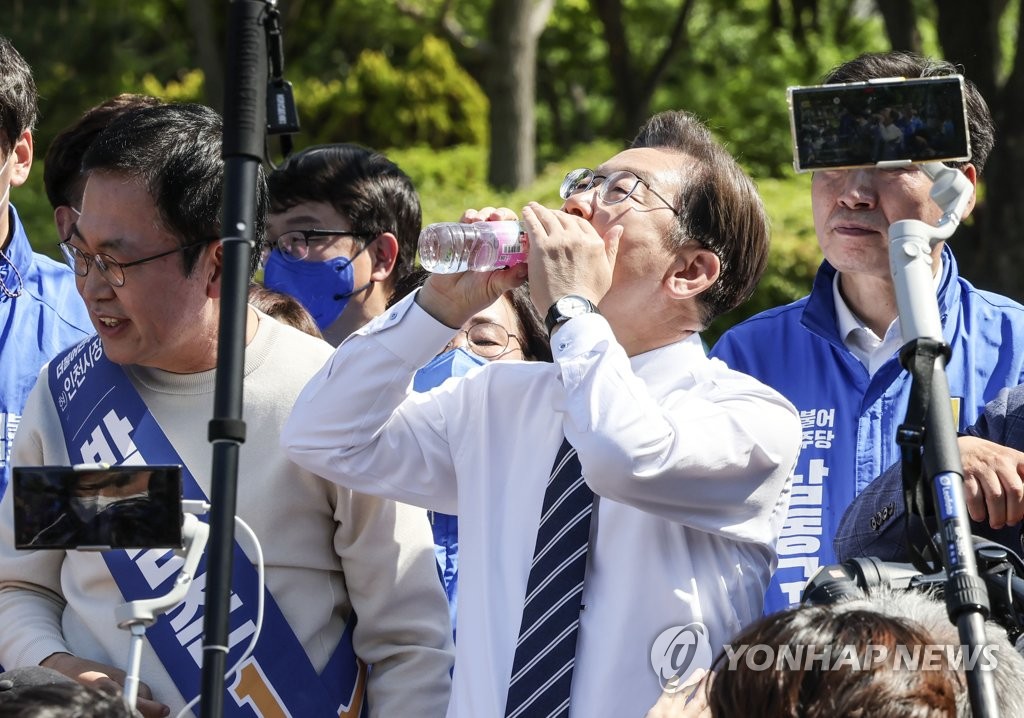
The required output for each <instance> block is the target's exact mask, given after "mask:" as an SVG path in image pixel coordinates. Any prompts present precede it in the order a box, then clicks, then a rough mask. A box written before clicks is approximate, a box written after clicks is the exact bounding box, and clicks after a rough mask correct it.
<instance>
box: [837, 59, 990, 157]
mask: <svg viewBox="0 0 1024 718" xmlns="http://www.w3.org/2000/svg"><path fill="white" fill-rule="evenodd" d="M962 72H963V69H962V68H958V67H957V66H956V65H954V64H953V63H951V62H946V61H945V60H933V59H931V58H928V57H924V56H922V55H918V54H916V53H913V52H904V51H901V50H899V51H893V52H871V53H865V54H863V55H860V56H858V57H855V58H854V59H852V60H850V61H849V62H844V63H843V64H842V65H839V66H838V67H835V68H833V69H832V70H830V71H829V72H828V74H826V75H825V77H824V78H823V80H822V82H823V83H824V84H826V85H832V84H837V83H843V82H865V81H867V80H875V79H878V78H882V77H941V76H944V75H958V74H962ZM964 101H965V103H966V105H967V130H968V132H969V133H970V135H971V160H970V162H949V163H948V164H949V165H951V166H953V167H960V168H963V167H964V166H966V165H967V164H972V165H974V167H975V169H977V171H978V174H979V175H980V174H981V172H982V170H983V169H984V168H985V160H987V159H988V155H989V153H990V152H991V151H992V145H993V144H995V125H994V124H993V122H992V113H991V112H990V111H989V109H988V104H987V103H986V102H985V98H984V97H982V96H981V93H980V92H979V91H978V88H977V87H976V86H975V84H974V83H973V82H971V81H970V80H968V79H967V78H966V77H965V78H964Z"/></svg>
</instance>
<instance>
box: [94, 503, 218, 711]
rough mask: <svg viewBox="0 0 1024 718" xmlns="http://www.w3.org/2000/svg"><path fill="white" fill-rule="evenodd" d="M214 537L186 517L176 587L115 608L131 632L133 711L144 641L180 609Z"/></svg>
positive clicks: (128, 699)
mask: <svg viewBox="0 0 1024 718" xmlns="http://www.w3.org/2000/svg"><path fill="white" fill-rule="evenodd" d="M209 534H210V527H209V525H207V524H205V523H203V522H202V521H200V520H199V519H197V518H196V517H195V516H194V515H192V514H185V520H184V522H183V524H182V528H181V535H182V539H183V540H184V545H185V548H184V549H182V550H177V551H175V552H174V553H175V554H176V555H178V556H184V557H185V562H184V563H183V564H182V566H181V568H180V569H179V570H178V576H177V578H175V579H174V586H172V587H171V590H170V591H168V592H167V593H166V594H164V595H163V596H157V597H155V598H147V599H141V600H138V601H129V602H128V603H122V604H121V605H120V606H118V607H117V608H116V609H114V618H115V619H116V620H117V627H118V628H123V629H125V630H127V631H130V632H131V643H130V645H129V648H128V668H127V670H126V675H125V679H124V701H125V703H127V704H128V707H129V708H131V709H132V710H134V709H135V704H136V702H137V701H138V698H139V667H140V665H141V663H142V642H143V639H144V638H145V636H146V628H147V627H148V626H152V625H153V624H154V623H156V619H157V617H158V616H160V615H161V614H163V613H166V612H167V611H169V610H170V609H172V608H174V607H175V606H177V605H178V604H179V603H181V602H182V601H183V600H185V596H186V595H187V594H188V590H189V588H190V587H191V586H192V579H194V578H195V575H196V571H197V570H198V569H199V561H200V559H202V557H203V551H204V550H205V548H206V539H207V537H208V536H209Z"/></svg>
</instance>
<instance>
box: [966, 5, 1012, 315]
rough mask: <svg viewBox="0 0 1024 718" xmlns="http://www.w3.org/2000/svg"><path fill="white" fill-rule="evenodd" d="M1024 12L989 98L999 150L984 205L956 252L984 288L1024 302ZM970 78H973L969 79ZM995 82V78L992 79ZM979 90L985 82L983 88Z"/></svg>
mask: <svg viewBox="0 0 1024 718" xmlns="http://www.w3.org/2000/svg"><path fill="white" fill-rule="evenodd" d="M1022 31H1024V12H1022V13H1020V14H1019V16H1018V27H1017V37H1018V38H1019V39H1018V42H1017V49H1016V55H1015V57H1014V64H1013V69H1012V70H1011V73H1010V76H1009V78H1007V80H1006V83H1005V84H1004V85H1003V86H1002V87H1001V88H997V89H995V90H994V91H992V92H991V93H989V94H987V95H986V96H985V97H986V99H988V100H989V103H990V106H991V108H992V114H993V116H994V118H995V123H996V145H995V148H994V149H993V151H992V154H991V156H990V158H989V161H988V163H987V166H986V168H985V189H986V192H985V202H984V206H983V207H980V208H979V209H977V210H975V214H976V215H978V216H977V221H976V231H975V232H974V233H973V236H971V237H970V239H971V240H972V241H971V244H970V245H968V246H961V247H958V248H956V249H957V251H958V256H963V257H964V260H966V261H962V263H963V264H964V265H965V267H966V269H965V272H964V273H965V274H967V271H968V270H969V272H970V274H967V276H968V277H969V278H970V280H971V281H972V282H973V283H975V284H977V285H978V286H980V287H983V288H985V289H990V290H992V291H994V292H998V293H1000V294H1005V295H1007V296H1009V297H1012V298H1014V299H1016V300H1017V301H1020V302H1024V283H1022V282H1021V278H1020V274H1021V272H1020V268H1021V267H1024V182H1022V181H1021V178H1020V168H1021V167H1024V44H1022V42H1021V39H1024V34H1022ZM968 76H970V75H969V74H968ZM993 82H994V78H993ZM979 85H980V83H979ZM957 234H958V235H959V234H960V233H959V232H958V233H957Z"/></svg>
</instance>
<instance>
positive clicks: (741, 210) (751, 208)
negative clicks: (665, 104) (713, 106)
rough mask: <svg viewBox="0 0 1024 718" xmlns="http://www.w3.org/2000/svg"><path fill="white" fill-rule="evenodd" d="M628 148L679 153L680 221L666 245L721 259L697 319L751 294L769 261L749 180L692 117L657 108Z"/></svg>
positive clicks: (760, 208) (764, 222)
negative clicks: (691, 247)
mask: <svg viewBox="0 0 1024 718" xmlns="http://www.w3.org/2000/svg"><path fill="white" fill-rule="evenodd" d="M631 147H652V148H658V149H668V150H674V151H676V152H679V153H680V154H681V155H682V156H681V158H680V163H679V177H680V183H679V185H680V187H679V193H678V195H677V197H676V198H675V201H674V203H673V204H674V206H675V207H676V208H677V210H678V212H679V224H678V226H677V227H676V229H675V231H674V232H673V233H672V234H671V235H670V236H669V237H667V238H666V239H667V243H668V246H669V248H670V249H679V248H680V247H682V245H683V243H684V242H686V241H688V240H694V241H696V242H699V243H700V245H701V246H702V247H704V248H706V249H709V250H711V251H712V252H714V253H715V255H716V256H717V257H718V259H719V261H720V262H721V265H722V269H721V272H720V274H719V276H718V279H717V280H716V281H715V282H714V283H713V284H712V285H711V286H710V287H708V289H706V290H705V291H704V292H703V293H702V294H701V295H700V296H699V297H698V301H699V303H700V308H701V320H702V322H703V325H704V326H707V325H708V324H709V323H710V322H711V320H712V319H714V318H715V317H717V316H718V315H720V314H723V313H725V312H727V311H729V310H730V309H734V308H735V307H737V306H739V305H740V304H742V303H743V302H745V301H746V300H747V299H749V298H750V295H751V294H753V293H754V289H755V288H756V287H757V283H758V281H759V280H760V279H761V275H762V274H763V273H764V269H765V267H766V266H767V263H768V244H769V239H770V232H769V229H768V215H767V214H766V213H765V209H764V204H763V203H762V202H761V197H760V195H758V193H757V189H756V188H755V187H754V183H753V181H751V179H750V177H748V176H747V174H746V172H744V171H743V169H742V168H741V167H740V166H739V164H738V163H737V162H736V160H735V159H734V158H733V156H732V155H730V154H729V153H728V151H726V149H725V148H724V147H722V145H720V144H719V143H718V142H717V141H716V140H715V139H714V137H712V136H711V133H710V132H709V131H708V129H707V127H705V126H704V125H703V123H701V121H700V120H698V119H697V118H696V117H694V116H693V115H691V114H690V113H688V112H684V111H681V110H677V111H668V112H661V113H659V114H657V115H654V116H653V117H651V118H650V119H649V120H647V122H645V123H644V125H643V126H642V127H641V128H640V131H639V133H638V134H637V136H636V137H635V138H634V139H633V142H632V144H631Z"/></svg>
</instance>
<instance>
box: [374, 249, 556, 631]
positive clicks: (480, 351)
mask: <svg viewBox="0 0 1024 718" xmlns="http://www.w3.org/2000/svg"><path fill="white" fill-rule="evenodd" d="M428 276H430V275H429V274H428V273H427V272H425V271H423V270H422V269H417V270H415V271H413V272H411V273H410V274H408V275H406V276H405V277H404V278H403V279H401V280H400V281H399V282H398V284H397V286H396V287H395V293H394V295H392V297H391V299H390V301H389V302H388V306H389V307H390V306H391V305H393V304H395V303H396V302H398V301H399V300H400V299H402V297H404V296H405V295H406V294H408V293H409V292H411V291H412V290H414V289H415V288H417V287H419V286H421V285H422V284H423V282H424V281H426V279H427V277H428ZM493 361H545V362H550V361H551V346H550V345H549V344H548V335H547V330H546V329H545V328H544V323H543V321H542V320H541V318H540V315H539V314H538V313H537V310H536V309H535V308H534V306H533V303H532V302H531V301H530V296H529V292H528V290H527V288H526V286H521V287H516V288H515V289H513V290H511V291H508V292H505V293H504V294H503V295H501V296H500V297H499V298H498V299H497V301H495V302H494V303H493V304H491V306H489V307H487V308H486V309H484V310H482V311H480V312H477V313H476V314H474V315H473V316H472V317H471V318H470V319H469V321H467V322H466V323H465V324H463V325H462V327H461V329H460V330H459V333H458V334H456V335H455V337H454V338H453V339H452V340H451V341H450V342H448V345H447V346H446V347H445V348H444V351H442V352H441V353H440V354H438V355H437V356H436V357H434V358H433V359H431V360H430V361H429V362H427V364H425V365H424V366H423V367H421V368H420V370H419V371H417V372H416V374H415V376H414V377H413V381H412V388H413V389H414V390H415V391H422V392H426V391H430V390H431V389H433V388H435V387H438V386H441V384H443V383H444V382H445V381H446V380H447V379H450V378H457V377H463V376H465V375H466V374H468V373H469V372H471V371H472V370H473V369H476V368H477V367H481V366H486V365H487V364H488V363H489V362H493ZM428 513H429V516H430V526H431V529H432V530H433V532H434V555H435V557H436V558H437V566H438V572H439V573H440V575H441V582H442V583H443V584H444V591H445V594H446V595H447V596H448V609H449V612H450V614H451V618H452V635H453V637H454V636H455V617H456V614H457V609H458V589H459V518H458V516H454V515H452V514H445V513H441V512H440V511H430V512H428Z"/></svg>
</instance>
